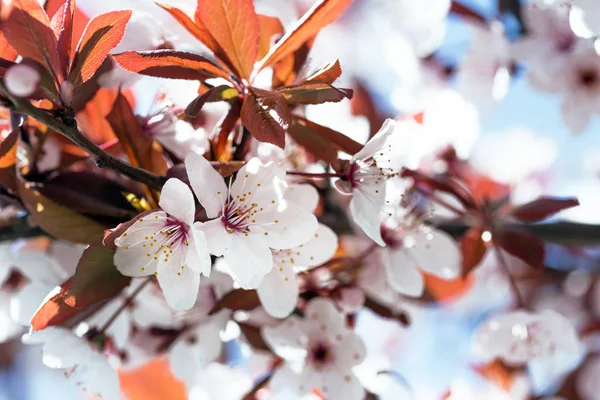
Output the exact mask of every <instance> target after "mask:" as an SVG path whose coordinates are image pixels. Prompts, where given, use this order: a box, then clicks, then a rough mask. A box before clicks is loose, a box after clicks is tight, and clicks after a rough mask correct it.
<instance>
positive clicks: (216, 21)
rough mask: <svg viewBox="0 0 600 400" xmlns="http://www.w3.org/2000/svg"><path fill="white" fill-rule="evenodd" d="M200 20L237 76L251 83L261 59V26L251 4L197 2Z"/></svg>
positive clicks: (221, 0)
mask: <svg viewBox="0 0 600 400" xmlns="http://www.w3.org/2000/svg"><path fill="white" fill-rule="evenodd" d="M196 17H197V19H198V20H199V21H200V22H201V23H202V25H204V27H206V29H208V31H209V32H210V33H211V35H212V37H214V38H215V40H216V41H217V43H219V45H220V47H221V48H222V49H223V51H224V52H225V55H226V56H227V59H228V61H229V62H230V63H231V66H232V67H233V69H234V70H235V71H236V72H237V74H238V75H239V76H240V77H242V78H244V79H246V80H249V78H250V74H251V73H252V70H253V68H254V62H255V61H256V57H257V55H258V39H259V22H258V16H257V15H256V11H255V10H254V2H253V1H252V0H198V8H197V9H196Z"/></svg>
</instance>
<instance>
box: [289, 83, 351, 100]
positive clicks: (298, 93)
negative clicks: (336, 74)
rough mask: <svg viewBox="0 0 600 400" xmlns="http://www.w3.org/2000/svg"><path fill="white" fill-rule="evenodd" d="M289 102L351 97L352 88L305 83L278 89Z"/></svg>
mask: <svg viewBox="0 0 600 400" xmlns="http://www.w3.org/2000/svg"><path fill="white" fill-rule="evenodd" d="M277 92H278V93H281V94H282V95H283V96H284V97H285V100H286V101H287V103H288V104H321V103H327V102H338V101H342V100H343V99H351V98H352V95H353V92H352V89H338V88H336V87H333V86H331V85H330V84H327V83H305V84H300V85H295V86H287V87H282V88H278V89H277Z"/></svg>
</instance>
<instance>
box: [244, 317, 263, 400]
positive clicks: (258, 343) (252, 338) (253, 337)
mask: <svg viewBox="0 0 600 400" xmlns="http://www.w3.org/2000/svg"><path fill="white" fill-rule="evenodd" d="M238 326H239V327H240V331H242V334H243V335H244V337H245V338H246V340H247V341H248V344H249V345H250V346H252V348H253V349H257V350H264V351H271V348H270V347H269V346H268V345H267V343H266V342H265V340H264V339H263V337H262V334H261V331H260V328H259V327H257V326H254V325H250V324H245V323H243V322H242V323H238ZM244 400H245V398H244Z"/></svg>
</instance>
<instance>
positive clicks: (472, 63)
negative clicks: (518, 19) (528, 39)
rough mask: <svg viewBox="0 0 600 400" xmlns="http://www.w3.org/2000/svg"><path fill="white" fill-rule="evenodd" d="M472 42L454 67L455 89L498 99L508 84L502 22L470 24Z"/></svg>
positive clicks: (505, 43) (484, 99)
mask: <svg viewBox="0 0 600 400" xmlns="http://www.w3.org/2000/svg"><path fill="white" fill-rule="evenodd" d="M473 31H474V35H473V44H472V46H471V49H470V50H469V52H468V53H467V54H466V56H465V58H464V60H463V61H462V63H461V64H460V67H459V70H458V77H457V79H458V87H459V91H460V92H461V93H463V94H464V95H465V96H466V97H467V98H470V99H473V100H482V101H486V100H493V101H500V100H502V99H503V98H504V96H506V93H507V92H508V87H509V84H510V54H509V44H508V40H506V38H505V36H504V28H503V26H502V25H500V24H497V23H493V24H491V25H490V26H489V27H486V28H483V27H481V26H480V25H473Z"/></svg>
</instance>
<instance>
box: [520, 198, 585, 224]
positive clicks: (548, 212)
mask: <svg viewBox="0 0 600 400" xmlns="http://www.w3.org/2000/svg"><path fill="white" fill-rule="evenodd" d="M578 205H579V200H577V199H576V198H573V197H570V198H565V199H560V198H553V197H540V198H539V199H536V200H533V201H531V202H529V203H527V204H523V205H521V206H518V207H516V208H515V209H514V210H512V211H511V212H510V215H512V216H513V217H515V218H516V219H518V220H519V221H523V222H538V221H542V220H545V219H546V218H549V217H551V216H553V215H554V214H556V213H558V212H560V211H563V210H566V209H568V208H572V207H577V206H578Z"/></svg>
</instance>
